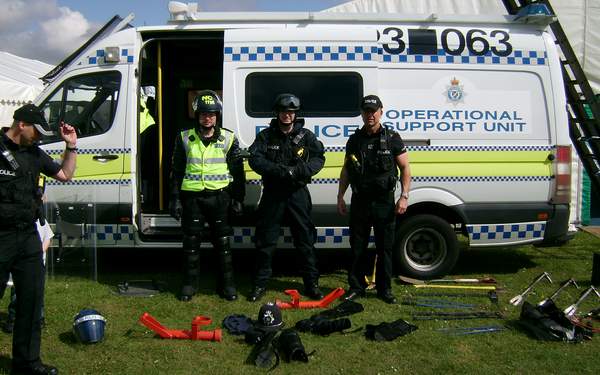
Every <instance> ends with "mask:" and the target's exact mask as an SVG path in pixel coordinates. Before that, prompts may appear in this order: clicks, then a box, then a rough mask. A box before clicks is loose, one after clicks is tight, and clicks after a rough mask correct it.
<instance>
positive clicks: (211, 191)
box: [186, 186, 229, 197]
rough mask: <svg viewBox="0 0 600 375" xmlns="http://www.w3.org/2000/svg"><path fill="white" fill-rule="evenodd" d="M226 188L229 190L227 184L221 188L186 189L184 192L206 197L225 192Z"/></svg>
mask: <svg viewBox="0 0 600 375" xmlns="http://www.w3.org/2000/svg"><path fill="white" fill-rule="evenodd" d="M228 190H229V186H227V187H224V188H221V189H204V190H201V191H186V193H189V194H191V195H193V196H200V197H208V196H213V195H219V194H221V193H223V192H227V191H228Z"/></svg>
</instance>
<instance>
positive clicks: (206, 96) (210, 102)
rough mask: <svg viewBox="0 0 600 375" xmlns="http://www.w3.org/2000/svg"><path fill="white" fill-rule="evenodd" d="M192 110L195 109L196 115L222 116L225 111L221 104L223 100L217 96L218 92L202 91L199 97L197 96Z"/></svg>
mask: <svg viewBox="0 0 600 375" xmlns="http://www.w3.org/2000/svg"><path fill="white" fill-rule="evenodd" d="M192 108H193V109H194V113H195V114H196V115H197V114H198V113H202V112H204V113H206V112H214V113H217V114H221V112H222V111H223V104H222V103H221V98H219V95H217V93H216V92H214V91H212V90H202V91H200V92H198V95H196V98H195V99H194V102H193V103H192Z"/></svg>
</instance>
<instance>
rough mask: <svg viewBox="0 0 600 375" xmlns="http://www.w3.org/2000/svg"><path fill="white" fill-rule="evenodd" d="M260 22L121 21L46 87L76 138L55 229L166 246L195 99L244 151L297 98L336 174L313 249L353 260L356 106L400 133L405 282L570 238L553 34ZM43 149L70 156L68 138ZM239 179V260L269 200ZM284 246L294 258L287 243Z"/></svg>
mask: <svg viewBox="0 0 600 375" xmlns="http://www.w3.org/2000/svg"><path fill="white" fill-rule="evenodd" d="M255 16H256V17H253V20H254V21H252V22H248V21H247V19H243V20H242V19H241V18H239V17H236V16H235V14H229V15H228V14H227V13H220V14H213V13H198V14H196V15H195V16H194V17H186V18H185V19H184V20H174V21H171V22H170V23H169V24H168V25H163V26H156V27H153V26H144V27H137V28H135V27H129V26H127V25H128V21H130V20H129V19H125V20H121V19H120V18H118V17H115V18H113V20H111V21H110V22H109V23H108V24H107V25H106V26H105V27H104V28H103V29H102V30H101V32H99V33H98V34H97V35H96V36H94V37H93V38H92V39H91V40H89V41H88V42H87V43H86V44H84V45H83V46H82V47H81V48H80V49H78V50H77V51H76V52H75V53H74V54H73V55H71V56H70V57H69V58H67V59H66V60H65V61H64V62H63V63H62V64H60V65H59V66H58V67H57V69H55V70H54V71H53V72H51V73H49V75H48V76H47V77H46V79H47V81H49V84H48V86H47V88H46V89H45V91H44V92H43V93H42V94H41V96H40V97H39V98H38V99H37V101H36V104H38V105H40V106H41V108H43V110H44V111H45V113H46V115H47V117H48V119H49V122H50V123H54V124H56V123H58V122H59V121H61V120H64V121H65V122H68V123H70V124H71V125H73V126H75V127H76V129H77V132H78V136H79V142H78V149H79V156H78V158H79V160H78V168H77V171H76V174H75V178H74V179H73V181H71V182H70V183H68V184H52V183H50V184H49V186H48V189H47V196H48V200H49V203H50V204H53V205H56V207H59V208H60V210H59V212H60V217H54V218H52V217H51V218H50V219H51V220H50V221H51V222H54V223H55V224H56V225H59V224H60V223H71V224H73V225H75V226H76V227H79V226H80V227H82V228H84V230H81V231H80V232H81V233H83V232H87V233H88V234H91V236H92V237H94V241H95V242H94V243H95V245H96V246H98V247H115V246H122V247H160V246H165V245H169V246H173V245H174V244H176V243H177V242H178V241H181V228H180V223H179V222H178V221H175V220H174V219H172V218H171V217H170V216H169V214H168V207H167V205H168V202H169V194H170V191H169V183H170V181H169V173H170V160H171V154H172V150H173V144H174V142H175V139H176V137H178V136H179V135H180V134H181V132H182V131H183V130H185V129H190V128H193V127H194V126H195V124H196V121H197V120H196V118H195V116H194V109H193V108H192V104H193V100H194V98H195V96H196V93H197V92H198V91H200V90H204V89H210V90H213V91H214V92H216V93H217V94H218V95H219V96H221V97H222V98H223V114H222V118H221V119H220V121H221V124H222V126H223V127H225V128H227V129H229V130H231V131H233V132H234V133H235V135H236V137H237V139H238V140H239V143H240V147H241V148H242V149H247V148H248V147H249V146H250V145H251V144H252V142H253V141H254V139H255V137H256V134H258V132H260V131H261V130H262V129H264V128H265V127H266V126H268V123H269V119H270V118H272V116H273V110H272V103H273V100H274V98H275V97H277V95H278V94H280V93H287V92H293V93H294V94H295V95H296V96H298V97H299V98H301V100H302V108H301V111H300V112H299V115H300V116H301V117H303V118H304V119H305V127H306V128H308V129H310V130H311V131H313V132H314V133H315V134H316V135H317V137H318V138H319V140H320V141H321V142H323V144H324V146H325V157H326V161H325V167H324V168H323V169H322V170H321V171H320V172H319V173H318V174H317V175H315V176H313V178H312V180H311V183H310V184H309V185H308V186H309V190H310V193H311V196H312V204H313V219H314V222H315V225H316V226H317V242H316V247H317V248H349V229H348V219H347V217H342V216H339V215H338V214H337V212H336V193H337V185H338V182H339V176H340V170H341V167H342V165H343V163H344V160H345V145H346V142H347V140H348V138H349V137H350V135H351V134H353V133H354V132H355V131H356V130H357V129H358V128H360V127H361V126H362V119H361V114H360V108H359V101H360V99H361V98H362V97H363V96H364V95H367V94H376V95H378V96H379V98H381V101H382V102H383V104H384V108H383V115H382V118H381V123H382V124H383V125H385V126H386V127H388V128H390V129H393V130H395V131H396V132H398V133H399V134H400V135H401V137H402V139H403V140H404V143H405V144H406V146H407V148H408V153H409V157H410V163H411V171H412V184H411V191H410V199H409V202H408V203H409V207H408V210H407V212H406V213H405V214H403V215H399V216H398V217H397V223H396V224H397V225H396V238H395V245H394V266H395V268H396V271H398V272H402V273H403V274H405V275H408V276H412V277H418V278H428V277H434V276H439V275H443V274H445V273H447V272H448V271H449V270H450V269H451V268H452V267H453V266H454V264H455V262H456V260H457V258H458V252H459V242H458V235H462V236H464V237H465V238H466V240H467V242H468V244H469V246H473V247H476V246H507V245H520V244H526V243H540V244H542V243H556V242H561V241H566V240H567V239H568V237H569V233H568V227H569V200H570V191H569V187H570V178H571V176H570V159H571V154H570V150H571V146H570V144H571V142H570V139H569V134H568V128H567V126H566V123H567V114H566V111H565V96H564V93H563V91H562V89H561V88H562V85H563V83H562V75H561V68H560V65H559V58H558V52H557V49H556V46H555V44H554V43H553V40H552V38H551V37H550V36H549V33H548V31H547V30H546V26H545V25H539V24H527V23H523V22H516V21H512V20H511V19H510V18H507V17H500V16H499V17H488V18H489V19H488V18H486V19H485V20H483V21H482V20H479V21H478V22H477V23H471V22H470V21H468V20H464V19H462V20H461V19H460V18H459V17H458V16H452V17H451V16H448V17H443V16H439V17H438V19H437V20H435V22H432V21H431V20H428V19H426V17H423V18H422V19H417V18H415V19H401V18H400V17H397V16H393V15H387V16H385V17H384V16H381V15H373V16H363V17H358V18H357V16H356V15H354V16H352V15H343V14H337V15H335V17H333V16H331V15H327V14H312V13H311V15H310V17H308V16H307V14H306V13H299V14H294V13H275V14H258V13H257V14H256V15H255ZM484 21H485V22H484ZM182 25H185V27H181V26H182ZM42 143H43V145H42V147H43V148H44V149H45V150H46V151H47V152H49V154H51V155H53V156H54V157H57V158H58V157H60V156H61V154H62V151H63V148H62V146H61V145H60V144H59V139H53V138H45V139H43V140H42ZM245 173H246V180H247V181H246V198H245V202H244V204H245V207H246V210H245V214H244V216H242V217H241V218H237V219H236V220H235V222H234V234H233V237H232V247H237V248H253V247H254V244H253V242H252V241H253V236H254V225H255V217H254V216H253V211H254V209H255V208H256V207H257V204H258V201H259V199H260V196H261V179H260V176H259V175H258V174H256V173H255V172H254V171H252V170H251V169H250V167H249V166H248V164H247V163H245ZM398 185H399V184H398ZM401 192H402V189H401V187H400V186H398V188H397V189H396V196H397V198H398V197H399V196H400V194H401ZM351 194H352V193H351V191H348V192H347V193H346V200H348V199H349V197H350V195H351ZM74 232H77V231H74ZM73 235H75V234H73ZM89 237H90V236H82V239H83V240H85V239H88V240H89ZM279 241H280V243H279V246H281V247H283V248H285V247H292V246H293V245H292V237H291V234H290V232H289V230H288V228H285V227H284V228H282V231H281V236H280V240H279ZM204 245H206V246H210V244H209V243H208V242H207V243H206V244H204Z"/></svg>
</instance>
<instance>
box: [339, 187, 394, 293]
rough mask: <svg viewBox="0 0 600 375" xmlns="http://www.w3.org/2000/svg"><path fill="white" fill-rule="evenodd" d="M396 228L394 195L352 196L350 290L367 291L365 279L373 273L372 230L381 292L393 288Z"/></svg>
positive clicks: (377, 281)
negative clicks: (370, 248)
mask: <svg viewBox="0 0 600 375" xmlns="http://www.w3.org/2000/svg"><path fill="white" fill-rule="evenodd" d="M395 226H396V216H395V203H394V193H393V192H390V193H387V194H368V193H367V194H362V195H361V194H352V202H351V206H350V246H351V247H352V261H351V263H350V270H349V271H348V284H349V285H350V290H358V291H361V290H364V289H365V288H366V286H367V283H366V281H365V275H370V274H371V273H372V272H373V263H371V262H369V261H368V260H369V256H368V254H367V247H368V245H369V236H370V234H371V228H373V232H374V234H375V249H376V254H377V271H376V273H375V281H376V287H377V291H378V292H380V293H383V292H384V291H385V290H388V289H390V288H391V286H392V284H391V283H392V248H393V246H394V230H395Z"/></svg>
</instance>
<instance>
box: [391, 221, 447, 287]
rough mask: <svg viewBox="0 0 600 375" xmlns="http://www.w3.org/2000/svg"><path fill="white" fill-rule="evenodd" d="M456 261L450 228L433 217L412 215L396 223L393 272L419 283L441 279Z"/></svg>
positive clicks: (444, 222)
mask: <svg viewBox="0 0 600 375" xmlns="http://www.w3.org/2000/svg"><path fill="white" fill-rule="evenodd" d="M457 260H458V240H457V238H456V234H455V233H454V230H453V228H452V227H451V226H450V224H448V222H446V221H445V220H444V219H442V218H439V217H437V216H434V215H415V216H411V217H408V218H406V219H404V220H402V221H401V222H400V223H398V226H397V228H396V239H395V244H394V266H395V270H396V271H397V272H399V273H400V274H401V275H403V276H409V277H414V278H417V279H421V280H427V279H432V278H436V277H441V276H444V275H445V274H447V273H448V272H450V270H451V269H452V267H454V265H455V264H456V261H457Z"/></svg>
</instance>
